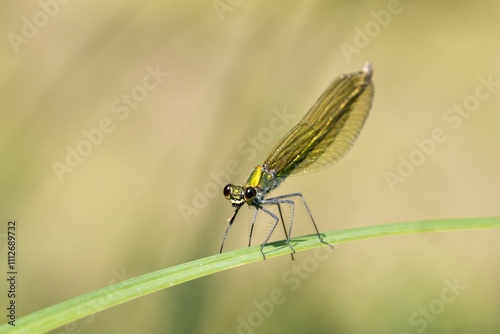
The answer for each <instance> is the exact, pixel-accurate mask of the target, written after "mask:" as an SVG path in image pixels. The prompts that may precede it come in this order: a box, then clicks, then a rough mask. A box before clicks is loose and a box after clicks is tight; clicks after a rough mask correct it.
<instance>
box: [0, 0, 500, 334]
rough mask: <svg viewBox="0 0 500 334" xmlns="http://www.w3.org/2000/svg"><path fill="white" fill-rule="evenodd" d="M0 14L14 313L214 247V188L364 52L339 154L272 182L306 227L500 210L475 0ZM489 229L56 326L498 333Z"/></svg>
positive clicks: (47, 6)
mask: <svg viewBox="0 0 500 334" xmlns="http://www.w3.org/2000/svg"><path fill="white" fill-rule="evenodd" d="M0 8H1V10H0V17H1V20H0V31H2V33H3V36H4V38H3V42H2V46H1V48H0V53H1V55H0V57H1V59H2V61H1V62H0V67H1V71H2V76H1V77H0V96H1V99H0V105H1V112H0V122H1V124H2V131H1V132H0V150H1V151H0V152H1V157H2V163H1V164H0V190H1V195H0V196H1V200H0V219H1V221H2V226H6V223H7V221H8V220H9V219H15V220H16V221H17V223H18V227H17V234H18V240H19V241H18V253H19V257H18V266H19V269H18V270H19V286H18V291H19V295H18V316H22V315H26V314H29V313H31V312H34V311H37V310H39V309H42V308H44V307H47V306H50V305H53V304H55V303H58V302H61V301H64V300H67V299H69V298H72V297H75V296H78V295H80V294H83V293H85V292H88V291H92V290H95V289H98V288H102V287H106V286H108V285H110V284H112V283H116V282H117V281H119V280H123V279H127V278H130V277H133V276H139V275H142V274H145V273H148V272H152V271H155V270H159V269H162V268H167V267H170V266H174V265H177V264H180V263H183V262H187V261H191V260H195V259H199V258H202V257H206V256H210V255H213V254H216V253H217V252H218V249H219V246H220V242H221V239H222V235H223V231H224V230H225V228H226V224H227V222H226V219H227V218H228V217H229V216H230V215H231V213H232V208H231V207H230V205H229V203H228V202H227V200H226V199H225V198H224V197H223V196H222V186H223V185H224V184H225V183H227V182H234V183H241V182H244V180H245V179H246V177H247V175H248V173H249V172H250V171H251V169H252V168H253V167H254V166H256V165H257V164H260V163H261V162H262V161H263V159H264V158H265V156H266V155H267V153H268V151H269V150H270V149H271V148H272V146H273V144H274V143H275V142H276V141H277V140H278V139H279V138H280V137H281V136H282V135H283V134H285V133H286V132H287V131H288V130H289V129H290V128H291V127H292V126H293V125H294V124H295V123H297V122H298V121H299V120H300V118H301V117H302V116H303V115H304V114H305V113H306V111H307V110H308V109H309V107H310V106H311V105H312V104H313V103H314V102H315V100H316V98H317V97H319V95H320V94H321V93H322V91H323V90H324V89H325V88H326V86H327V85H328V84H329V83H330V82H331V81H332V80H333V79H334V78H335V77H337V76H338V75H340V74H343V73H350V72H355V71H359V70H361V68H362V67H363V64H364V63H365V62H366V61H370V62H372V64H373V68H374V76H373V80H374V83H375V99H374V104H373V107H372V110H371V113H370V116H369V118H368V120H367V123H366V125H365V127H364V129H363V131H362V132H361V135H360V137H359V139H358V141H357V142H356V145H354V147H353V149H352V150H351V152H349V154H348V155H347V156H346V157H345V158H344V159H343V160H342V161H340V162H338V163H337V164H336V165H335V166H333V167H332V168H329V169H327V170H324V171H321V172H318V173H314V174H310V175H306V176H300V177H291V178H290V179H288V180H287V181H286V182H285V183H283V184H282V185H281V186H280V188H278V189H277V190H276V191H275V192H274V193H273V194H274V195H279V194H286V193H290V192H297V191H300V192H302V193H303V194H304V196H305V198H306V199H307V201H308V204H309V207H310V208H311V210H312V212H313V214H314V217H315V219H316V222H317V223H318V225H319V228H320V230H321V231H324V232H326V231H331V230H341V229H347V228H354V227H362V226H368V225H377V224H384V223H395V222H405V221H414V220H424V219H434V218H454V217H489V216H499V215H500V206H499V203H498V198H499V195H500V173H499V172H498V171H499V170H500V153H499V148H498V147H499V146H498V143H499V141H500V131H498V124H499V123H500V112H499V105H500V72H499V69H500V65H499V62H498V59H499V52H500V40H499V39H498V30H499V28H500V25H499V23H498V15H497V13H498V11H499V9H500V7H499V5H498V3H497V2H495V1H485V2H481V4H480V5H478V4H476V3H472V2H469V1H456V2H453V3H449V2H433V1H406V0H404V1H400V2H398V1H395V0H391V1H361V2H348V1H308V2H307V3H306V2H300V3H295V2H289V1H274V2H272V3H270V2H269V1H260V0H257V1H230V0H215V1H204V2H194V1H190V2H189V1H186V2H174V1H151V2H141V1H137V0H130V1H121V2H114V3H106V4H103V3H100V2H96V1H84V2H82V1H71V2H68V3H64V1H62V0H61V3H59V2H57V1H56V0H43V1H40V2H36V1H16V2H14V1H6V2H2V4H1V5H0ZM247 217H249V216H248V215H247ZM239 225H240V226H239V227H241V228H240V229H235V231H234V233H232V236H231V239H230V247H229V249H230V248H233V249H234V248H239V247H245V245H246V242H247V232H248V220H247V221H245V219H241V220H239ZM295 226H296V228H297V229H296V230H295V232H296V234H295V235H296V236H297V235H300V234H310V233H312V232H313V231H312V230H311V229H310V224H309V222H307V221H306V219H305V218H304V219H302V218H300V217H299V218H297V220H296V222H295ZM263 229H264V230H265V227H263ZM0 233H1V234H0V236H1V237H2V239H3V241H4V240H5V235H6V234H5V233H6V227H4V228H3V230H2V231H0ZM499 240H500V231H477V232H476V231H472V232H471V231H468V232H447V233H435V234H421V235H407V236H398V237H391V238H380V239H373V240H365V241H360V242H354V243H348V244H342V245H338V246H337V247H336V248H335V252H334V253H333V254H332V255H328V254H327V253H326V252H324V253H323V252H322V251H316V252H315V251H310V252H303V253H300V254H298V255H297V256H296V261H294V262H292V261H291V260H290V258H289V257H287V256H284V257H281V258H278V259H272V260H268V261H263V262H260V263H257V264H253V265H248V266H245V267H243V268H237V269H234V270H230V271H226V272H223V273H219V274H216V275H211V276H209V277H205V278H202V279H198V280H195V281H192V282H189V283H186V284H182V285H180V286H176V287H174V288H171V289H167V290H164V291H160V292H157V293H154V294H151V295H148V296H145V297H143V298H140V299H138V300H134V301H131V302H128V303H125V304H123V305H120V306H117V307H114V308H112V309H109V310H107V311H105V312H102V313H98V314H95V316H93V317H91V318H86V319H82V320H79V321H77V322H76V325H75V326H77V327H76V329H78V330H79V331H80V333H109V332H123V333H136V332H142V333H276V332H281V333H285V332H290V333H294V332H295V333H298V332H306V331H307V332H314V333H422V332H425V333H470V332H472V331H476V332H481V333H498V332H499V331H500V323H499V322H498V310H499V309H500V288H499V285H498V281H499V280H500V268H499V265H498V253H499V251H500V242H499ZM256 242H258V240H256ZM2 247H4V246H2ZM2 252H3V250H2ZM4 262H5V261H2V266H4V265H5V263H4ZM2 268H3V269H5V268H4V267H2ZM3 272H5V270H3ZM2 286H3V284H2ZM277 294H278V295H280V298H276V296H277ZM273 296H274V300H275V301H273ZM0 298H2V299H0V301H1V303H2V305H5V303H6V301H5V300H4V299H5V293H4V292H2V293H0ZM266 301H267V302H266ZM269 303H271V304H269ZM262 305H264V306H262ZM266 305H267V306H266ZM270 305H271V306H270ZM266 307H267V308H266ZM2 322H4V320H3V321H2ZM64 332H65V330H64V329H63V328H62V329H59V330H55V331H53V333H64Z"/></svg>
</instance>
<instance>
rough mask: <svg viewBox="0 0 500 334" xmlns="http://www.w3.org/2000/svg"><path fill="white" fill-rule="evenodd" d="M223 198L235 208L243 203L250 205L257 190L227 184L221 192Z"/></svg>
mask: <svg viewBox="0 0 500 334" xmlns="http://www.w3.org/2000/svg"><path fill="white" fill-rule="evenodd" d="M223 193H224V197H225V198H227V199H228V200H229V201H231V204H232V205H233V206H234V207H236V206H240V205H242V204H243V203H245V202H247V203H251V202H252V201H253V200H254V198H255V196H257V190H256V189H255V188H254V187H251V186H246V187H243V186H237V185H234V184H228V185H226V186H225V187H224V190H223Z"/></svg>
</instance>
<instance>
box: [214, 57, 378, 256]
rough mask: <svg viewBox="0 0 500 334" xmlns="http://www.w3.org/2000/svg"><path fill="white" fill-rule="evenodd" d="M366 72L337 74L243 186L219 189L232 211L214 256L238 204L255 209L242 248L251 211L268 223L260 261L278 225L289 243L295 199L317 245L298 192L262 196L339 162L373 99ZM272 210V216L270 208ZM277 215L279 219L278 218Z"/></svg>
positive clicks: (369, 70)
mask: <svg viewBox="0 0 500 334" xmlns="http://www.w3.org/2000/svg"><path fill="white" fill-rule="evenodd" d="M371 79H372V68H371V65H370V64H369V63H366V64H365V66H364V67H363V70H362V71H360V72H355V73H351V74H345V75H341V76H340V77H338V78H337V79H335V80H334V81H333V82H332V83H331V84H330V86H328V88H327V89H326V90H325V92H324V93H323V94H322V95H321V96H320V98H319V99H318V101H316V103H315V104H314V105H313V106H312V108H311V109H310V110H309V111H308V112H307V114H306V115H305V116H304V118H302V120H301V121H300V122H299V124H297V125H296V126H295V127H294V128H292V129H291V130H290V131H289V132H288V133H287V134H286V135H285V136H284V137H283V138H282V139H281V140H280V141H279V142H278V143H277V144H276V145H275V146H274V148H273V149H272V150H271V152H269V154H268V156H267V158H266V159H265V160H264V163H263V164H262V165H259V166H257V167H255V168H254V169H253V171H252V172H251V173H250V175H249V176H248V179H247V181H246V183H245V185H243V186H239V185H234V184H228V185H226V186H225V187H224V196H225V197H226V198H227V199H228V200H229V201H231V204H232V206H233V207H235V208H236V209H235V210H234V213H233V215H232V216H231V217H230V218H229V219H228V221H229V226H228V227H227V229H226V232H225V234H224V238H223V239H222V244H221V247H220V252H221V253H222V249H223V248H224V243H225V241H226V238H227V235H228V233H229V230H230V229H231V226H232V225H233V223H234V221H235V218H236V216H237V214H238V212H239V211H240V209H241V207H242V206H243V204H245V203H246V204H248V205H249V206H253V207H255V209H256V210H255V214H254V216H253V221H252V225H251V227H250V236H249V240H248V246H250V245H251V244H252V235H253V231H254V226H255V223H256V220H257V213H258V211H259V210H262V211H263V212H265V213H266V214H268V215H269V216H270V217H271V218H272V220H273V225H272V227H271V230H270V232H269V234H268V235H267V237H266V238H265V240H264V242H263V243H262V245H261V248H260V251H261V253H262V256H263V257H264V259H265V258H266V255H265V254H264V246H265V245H266V244H267V243H268V241H269V239H270V238H271V235H272V234H273V232H274V230H275V229H276V226H277V225H278V223H279V222H281V225H282V227H283V230H284V232H285V237H286V244H287V245H288V247H290V249H291V250H292V258H293V253H295V250H294V249H293V247H292V245H291V244H290V236H291V234H292V227H293V218H294V211H295V201H294V200H297V199H300V200H301V201H302V202H303V204H304V206H305V208H306V210H307V213H308V214H309V217H310V218H311V221H312V223H313V225H314V229H315V231H316V234H317V235H318V238H319V240H320V241H321V242H323V243H325V244H327V245H329V246H330V247H331V245H330V244H328V243H327V242H326V241H324V240H323V237H322V236H321V234H320V233H319V230H318V227H317V225H316V222H315V221H314V219H313V217H312V214H311V211H310V210H309V207H308V206H307V203H306V201H305V199H304V196H302V194H301V193H298V192H297V193H292V194H286V195H281V196H277V197H272V198H265V196H266V195H267V194H268V193H269V192H270V191H272V190H274V189H275V188H277V187H278V186H279V185H280V183H281V182H283V181H284V180H285V179H286V178H287V177H288V176H290V175H300V174H307V173H311V172H314V171H317V170H320V169H323V168H325V167H327V166H330V165H331V164H332V163H333V162H335V161H337V160H339V159H340V158H341V157H342V156H343V155H344V154H345V153H346V152H347V151H348V150H349V149H350V148H351V147H352V145H353V143H354V141H355V140H356V138H357V137H358V135H359V132H360V131H361V128H362V127H363V124H364V123H365V120H366V117H367V116H368V111H369V110H370V107H371V103H372V99H373V83H372V80H371ZM284 205H290V207H291V210H290V217H289V223H288V225H287V224H286V223H285V220H284V218H283V209H282V206H284ZM270 206H276V208H277V214H276V213H275V212H273V211H271V210H270ZM278 215H279V217H278Z"/></svg>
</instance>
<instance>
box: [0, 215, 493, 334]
mask: <svg viewBox="0 0 500 334" xmlns="http://www.w3.org/2000/svg"><path fill="white" fill-rule="evenodd" d="M499 228H500V218H465V219H445V220H429V221H417V222H408V223H397V224H386V225H378V226H368V227H361V228H354V229H347V230H341V231H333V232H329V233H326V234H324V239H325V241H328V242H329V243H331V244H334V245H335V244H339V243H344V242H350V241H356V240H362V239H367V238H376V237H383V236H391V235H398V234H410V233H422V232H443V231H451V230H478V229H499ZM291 244H292V245H293V247H294V249H295V250H296V251H297V252H300V251H304V250H307V249H312V248H317V247H323V246H325V245H324V244H323V243H321V242H319V240H318V237H317V236H316V235H309V236H302V237H297V238H294V239H292V240H291ZM264 252H265V253H266V256H267V258H268V259H271V258H273V257H277V256H281V255H285V254H289V253H290V249H289V248H288V247H287V246H286V244H285V242H284V241H278V242H274V243H270V244H269V245H267V246H266V247H265V248H264ZM257 261H262V254H261V253H260V246H255V247H250V248H243V249H238V250H235V251H232V252H227V253H223V254H218V255H214V256H209V257H206V258H203V259H199V260H195V261H191V262H187V263H183V264H180V265H177V266H174V267H171V268H167V269H163V270H159V271H156V272H153V273H149V274H145V275H142V276H139V277H135V278H132V279H129V280H127V281H123V282H119V283H116V284H114V285H111V286H108V287H105V288H101V289H99V290H95V291H92V292H89V293H86V294H84V295H81V296H78V297H75V298H73V299H70V300H67V301H65V302H62V303H59V304H56V305H53V306H50V307H47V308H45V309H42V310H40V311H37V312H34V313H32V314H29V315H27V316H24V317H21V318H19V319H17V320H16V326H15V327H13V326H10V325H8V324H3V325H1V326H0V333H7V332H8V333H12V334H14V333H30V334H33V333H45V332H48V331H50V330H53V329H55V328H58V327H61V326H64V325H65V324H68V323H71V322H73V321H76V320H78V319H81V318H84V317H87V316H89V315H91V314H93V313H96V312H99V311H102V310H105V309H107V308H110V307H112V306H115V305H118V304H121V303H124V302H126V301H129V300H132V299H135V298H139V297H141V296H144V295H147V294H149V293H152V292H155V291H158V290H161V289H165V288H169V287H171V286H174V285H177V284H181V283H184V282H188V281H190V280H193V279H195V278H198V277H203V276H207V275H210V274H213V273H217V272H221V271H224V270H227V269H230V268H234V267H238V266H241V265H244V264H248V263H253V262H257Z"/></svg>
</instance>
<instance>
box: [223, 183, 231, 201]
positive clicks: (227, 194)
mask: <svg viewBox="0 0 500 334" xmlns="http://www.w3.org/2000/svg"><path fill="white" fill-rule="evenodd" d="M222 193H223V194H224V197H225V198H227V199H230V197H231V185H230V184H228V185H227V186H225V187H224V190H223V191H222Z"/></svg>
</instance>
